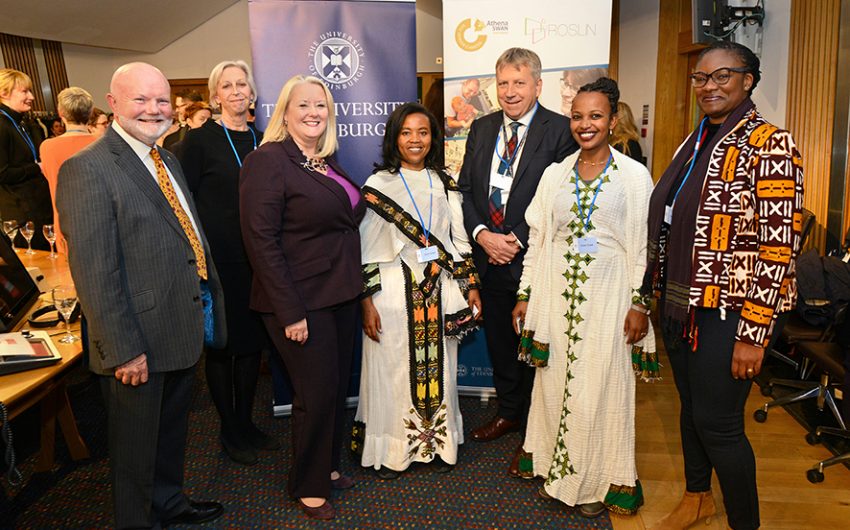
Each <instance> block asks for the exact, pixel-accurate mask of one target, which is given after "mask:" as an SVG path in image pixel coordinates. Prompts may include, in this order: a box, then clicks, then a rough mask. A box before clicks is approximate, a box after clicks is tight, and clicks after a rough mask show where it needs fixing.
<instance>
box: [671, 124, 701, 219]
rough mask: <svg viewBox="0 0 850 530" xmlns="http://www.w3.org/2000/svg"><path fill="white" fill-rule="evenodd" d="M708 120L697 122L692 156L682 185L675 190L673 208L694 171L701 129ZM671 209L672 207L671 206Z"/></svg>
mask: <svg viewBox="0 0 850 530" xmlns="http://www.w3.org/2000/svg"><path fill="white" fill-rule="evenodd" d="M707 120H708V117H705V118H703V119H702V121H701V122H699V131H698V132H697V143H695V144H694V154H693V155H691V165H690V166H688V172H687V173H685V178H683V179H682V183H681V184H679V189H677V190H676V195H673V206H675V205H676V198H677V197H678V196H679V192H680V191H682V188H684V187H685V182H687V181H688V177H690V176H691V172H692V171H693V170H694V164H696V161H697V154H699V146H700V144H702V140H703V136H702V129H703V127H705V122H706V121H707ZM671 207H672V206H671Z"/></svg>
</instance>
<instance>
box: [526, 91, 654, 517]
mask: <svg viewBox="0 0 850 530" xmlns="http://www.w3.org/2000/svg"><path fill="white" fill-rule="evenodd" d="M618 98H619V90H618V89H617V85H616V83H615V82H614V81H612V80H610V79H607V78H602V79H600V80H598V81H596V82H594V83H591V84H588V85H585V86H584V87H582V89H581V91H580V92H579V94H578V95H577V96H576V98H575V100H574V101H573V107H572V112H571V125H570V127H571V129H572V133H573V137H574V138H575V139H576V141H577V142H578V144H579V146H580V147H581V150H580V151H579V152H577V153H575V154H573V155H571V156H569V157H567V158H566V159H565V160H564V161H563V162H561V163H558V164H553V165H552V166H550V167H549V168H548V169H547V170H546V171H545V172H544V174H543V177H542V178H541V181H540V185H539V187H538V189H537V193H536V195H535V197H534V199H533V200H532V202H531V205H530V206H529V208H528V210H527V213H526V220H527V221H528V225H529V227H530V237H529V250H528V253H527V255H526V257H525V260H524V262H523V274H522V280H521V282H520V293H519V295H518V299H519V302H518V303H517V307H516V308H515V310H514V317H515V319H514V320H515V322H517V325H518V326H522V327H521V329H520V328H519V327H518V328H517V332H521V340H520V358H521V360H524V361H526V362H528V363H529V364H531V365H532V366H536V367H537V373H536V375H535V379H534V389H533V391H532V396H531V410H530V412H529V417H528V426H527V430H526V434H525V443H524V445H523V453H522V455H521V458H520V473H521V474H523V475H524V476H526V477H530V476H540V477H543V478H544V479H545V482H544V485H543V486H542V487H541V488H540V490H539V493H540V495H541V496H544V497H553V498H556V499H558V500H560V501H562V502H563V503H565V504H567V505H569V506H577V507H578V508H579V509H580V512H581V513H582V514H583V515H585V516H587V517H595V516H597V515H600V514H601V513H602V512H603V511H604V510H605V509H606V508H607V509H609V510H612V511H615V512H617V513H621V514H626V513H634V512H636V511H637V509H638V507H639V506H640V505H641V504H642V503H643V496H642V491H641V489H640V484H639V483H638V482H637V471H636V468H635V457H634V438H635V430H634V412H635V375H634V373H633V370H638V371H641V372H643V374H642V375H643V376H644V377H645V378H652V377H654V376H657V369H658V364H657V357H655V339H654V336H653V334H652V330H651V329H650V328H649V321H648V318H647V314H648V309H647V306H646V304H645V303H644V300H642V299H641V298H640V297H639V296H638V288H639V287H640V285H641V282H642V280H643V273H644V269H645V267H646V226H647V211H648V207H649V196H650V194H651V192H652V180H651V178H650V176H649V173H648V172H647V170H646V168H645V167H644V166H643V165H641V164H640V163H638V162H636V161H634V160H632V159H631V158H629V157H627V156H625V155H622V154H621V153H619V152H617V151H614V150H612V149H610V148H609V146H608V136H609V134H610V132H609V131H610V129H612V128H613V127H614V124H615V123H616V119H617V118H616V115H615V114H613V112H612V109H613V110H614V111H616V109H617V99H618Z"/></svg>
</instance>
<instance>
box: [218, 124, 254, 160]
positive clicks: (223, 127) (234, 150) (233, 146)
mask: <svg viewBox="0 0 850 530" xmlns="http://www.w3.org/2000/svg"><path fill="white" fill-rule="evenodd" d="M221 128H222V129H224V135H225V136H227V141H228V142H230V148H231V149H233V156H235V157H236V163H237V164H239V167H242V159H241V158H239V153H237V152H236V146H235V145H233V140H232V139H231V138H230V133H229V132H227V125H225V124H224V120H221ZM248 130H249V131H251V136H253V137H254V149H256V148H257V135H256V134H255V133H254V129H252V128H251V127H248Z"/></svg>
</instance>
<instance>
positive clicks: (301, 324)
mask: <svg viewBox="0 0 850 530" xmlns="http://www.w3.org/2000/svg"><path fill="white" fill-rule="evenodd" d="M283 332H284V333H285V334H286V338H287V339H289V340H291V341H294V342H297V343H298V344H304V343H305V342H307V335H308V333H307V319H306V318H302V319H301V320H299V321H298V322H296V323H295V324H290V325H288V326H286V327H285V328H283Z"/></svg>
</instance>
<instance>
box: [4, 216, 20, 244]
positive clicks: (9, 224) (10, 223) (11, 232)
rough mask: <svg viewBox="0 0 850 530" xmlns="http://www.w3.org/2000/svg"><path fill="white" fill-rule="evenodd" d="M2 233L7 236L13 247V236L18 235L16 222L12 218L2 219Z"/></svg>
mask: <svg viewBox="0 0 850 530" xmlns="http://www.w3.org/2000/svg"><path fill="white" fill-rule="evenodd" d="M3 233H4V234H6V236H7V237H8V238H9V243H10V244H11V245H12V248H13V249H14V248H15V236H16V235H18V222H17V221H16V220H14V219H9V220H7V221H3Z"/></svg>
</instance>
